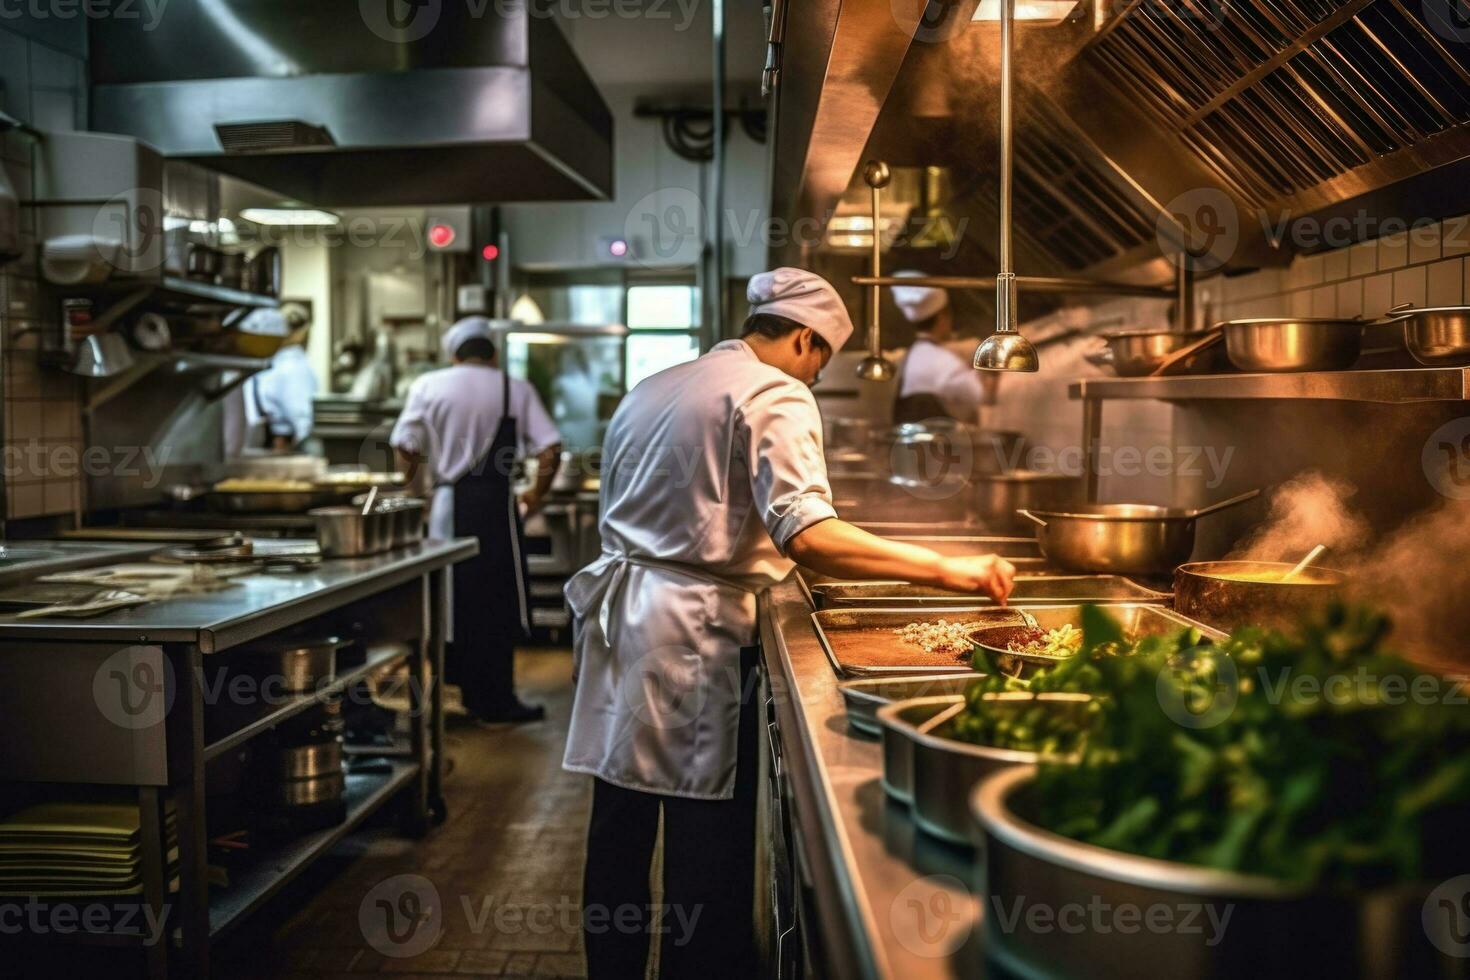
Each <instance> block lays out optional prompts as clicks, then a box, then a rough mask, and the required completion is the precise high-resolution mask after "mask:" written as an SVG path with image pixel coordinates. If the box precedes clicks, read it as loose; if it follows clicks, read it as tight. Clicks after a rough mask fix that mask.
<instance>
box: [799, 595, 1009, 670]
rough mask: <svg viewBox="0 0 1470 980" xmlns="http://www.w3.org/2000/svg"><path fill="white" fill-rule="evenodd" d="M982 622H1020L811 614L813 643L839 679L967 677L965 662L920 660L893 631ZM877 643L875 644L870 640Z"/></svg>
mask: <svg viewBox="0 0 1470 980" xmlns="http://www.w3.org/2000/svg"><path fill="white" fill-rule="evenodd" d="M941 619H944V620H948V621H949V622H971V621H984V622H986V623H987V624H989V625H995V626H1022V625H1025V622H1026V620H1025V617H1024V615H1023V614H1022V613H1020V612H1018V611H1017V610H1016V609H1015V608H1013V607H1005V606H964V607H957V608H947V609H823V610H821V611H820V612H814V613H812V623H813V625H814V626H815V627H816V631H817V639H818V641H819V642H820V643H821V644H822V650H823V651H824V652H825V653H826V654H827V662H828V663H830V664H831V665H832V669H833V670H834V671H836V672H837V676H839V677H902V676H910V677H912V676H915V675H922V674H968V673H971V667H970V663H969V657H968V656H966V657H965V658H964V659H963V660H961V659H958V658H952V657H948V655H944V654H939V655H936V654H928V655H926V654H924V652H923V651H922V650H920V649H919V648H918V647H916V646H913V645H912V644H908V643H904V642H903V641H901V640H900V639H899V638H898V637H897V636H895V635H894V634H893V632H892V631H893V630H896V629H899V628H900V627H903V626H907V625H908V624H909V623H933V622H938V621H939V620H941ZM875 636H876V637H877V639H874V637H875Z"/></svg>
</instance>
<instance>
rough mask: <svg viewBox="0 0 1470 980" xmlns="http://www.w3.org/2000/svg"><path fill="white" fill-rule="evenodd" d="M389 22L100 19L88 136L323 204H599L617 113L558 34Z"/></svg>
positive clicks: (190, 10) (220, 12)
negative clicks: (119, 137)
mask: <svg viewBox="0 0 1470 980" xmlns="http://www.w3.org/2000/svg"><path fill="white" fill-rule="evenodd" d="M403 6H405V5H401V4H400V5H398V7H399V8H402V7H403ZM385 10H386V11H389V12H391V11H393V10H395V7H394V4H393V3H391V2H390V3H388V4H387V6H386V7H384V5H383V4H381V3H379V4H376V5H374V4H369V3H359V2H358V0H311V2H309V3H302V2H301V0H251V2H249V3H234V2H230V3H226V2H218V3H216V2H207V3H206V2H200V3H190V4H183V5H178V8H177V9H174V8H170V10H169V15H168V16H167V17H165V18H162V19H160V20H159V22H158V23H157V24H146V26H145V22H144V21H143V20H142V19H141V18H140V19H129V18H118V17H111V18H102V19H94V20H93V22H92V23H91V24H90V27H89V29H90V31H91V51H92V59H91V62H90V69H91V72H92V98H91V110H92V120H91V122H92V127H91V128H92V129H94V130H98V131H102V132H111V133H120V134H124V135H128V136H132V137H135V138H137V139H139V140H142V141H143V142H145V143H147V144H149V145H151V146H153V147H155V148H157V149H158V150H159V151H160V152H162V153H163V154H164V155H165V156H167V157H170V158H173V159H181V160H188V161H191V162H194V163H199V164H202V165H204V166H207V167H210V168H212V169H215V170H218V171H221V172H224V173H228V174H231V175H233V176H236V177H239V178H241V179H243V180H246V181H248V182H250V183H254V184H257V185H259V186H261V187H264V188H267V189H269V190H272V191H275V192H277V193H279V194H282V195H283V196H286V197H289V198H292V199H295V200H297V201H302V202H308V203H310V204H312V205H316V206H320V207H353V206H361V207H387V206H426V205H448V204H456V205H457V204H476V203H492V202H501V201H571V200H599V199H606V198H608V197H610V196H611V193H612V186H613V185H612V166H613V163H612V161H613V151H612V115H611V113H610V112H609V111H608V108H607V104H606V103H605V102H604V101H603V99H602V97H601V96H600V95H599V93H598V92H597V89H596V88H595V86H594V85H593V84H592V82H591V80H590V79H589V78H588V77H587V74H586V72H585V70H584V69H583V68H582V65H581V64H580V63H579V62H578V61H577V58H576V56H575V54H574V53H573V52H572V50H571V48H570V47H569V46H568V45H567V43H566V40H565V39H564V38H563V37H562V35H561V33H560V32H559V31H558V30H557V28H556V25H555V24H554V23H552V22H551V21H550V20H548V19H547V18H545V17H542V16H539V15H537V14H536V12H534V11H532V10H531V9H530V7H529V5H524V4H520V5H517V4H512V5H509V6H507V7H506V8H505V9H504V10H491V11H486V10H483V9H480V8H478V7H477V5H475V4H438V3H434V4H419V5H416V6H413V7H412V10H413V16H412V17H410V18H409V19H408V21H407V22H406V23H400V22H398V21H397V20H396V19H395V18H394V17H392V16H391V14H390V15H388V16H386V17H385V16H384V11H385Z"/></svg>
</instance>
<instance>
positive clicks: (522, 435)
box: [388, 364, 561, 539]
mask: <svg viewBox="0 0 1470 980" xmlns="http://www.w3.org/2000/svg"><path fill="white" fill-rule="evenodd" d="M505 381H506V376H505V372H504V371H501V370H500V369H499V368H495V367H491V366H489V365H488V364H455V365H453V366H452V367H447V368H442V369H441V370H438V371H430V372H429V373H428V374H425V375H422V376H420V377H419V378H417V379H415V380H414V383H413V384H412V385H410V386H409V389H408V397H407V398H406V399H405V400H404V404H403V411H402V412H401V413H399V416H398V421H397V423H396V424H395V425H394V426H393V433H392V435H390V436H389V437H388V442H389V443H390V444H392V445H393V447H394V448H396V449H402V450H404V451H405V452H410V453H414V454H416V455H419V456H423V457H424V458H425V460H426V461H427V465H428V467H429V474H430V476H431V477H432V479H433V485H434V488H435V489H434V505H433V508H432V510H431V511H430V515H429V536H430V537H432V538H436V539H442V538H448V537H452V536H453V533H454V530H453V529H454V495H453V484H454V482H455V481H456V480H458V479H459V478H460V477H462V476H464V475H465V474H466V473H468V472H469V471H470V468H471V467H473V466H474V465H475V464H476V463H477V462H479V461H480V459H482V458H483V457H484V455H485V454H486V453H487V452H489V451H490V446H491V444H492V443H493V442H494V441H495V433H496V431H497V430H498V429H499V428H500V418H501V410H502V408H503V406H504V394H505V389H504V385H505ZM510 412H511V414H512V415H513V416H515V419H516V437H517V439H518V440H519V442H520V452H521V455H522V456H535V455H537V454H538V453H540V452H541V451H542V450H545V449H549V448H550V447H552V446H554V445H556V444H557V443H558V442H560V441H561V436H560V435H558V434H557V431H556V426H555V424H553V423H552V421H551V416H549V415H548V414H546V408H545V406H543V405H542V404H541V398H540V396H538V395H537V394H536V389H535V388H533V387H532V386H531V384H530V382H528V381H524V380H522V379H520V378H511V379H510Z"/></svg>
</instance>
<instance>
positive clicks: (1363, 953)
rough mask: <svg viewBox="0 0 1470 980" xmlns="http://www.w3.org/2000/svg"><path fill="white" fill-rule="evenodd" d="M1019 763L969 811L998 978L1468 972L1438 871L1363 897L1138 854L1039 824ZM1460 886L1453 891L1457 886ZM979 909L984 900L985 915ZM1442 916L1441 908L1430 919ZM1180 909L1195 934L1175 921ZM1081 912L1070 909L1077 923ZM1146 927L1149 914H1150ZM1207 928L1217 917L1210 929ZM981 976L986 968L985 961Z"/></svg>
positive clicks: (973, 799)
mask: <svg viewBox="0 0 1470 980" xmlns="http://www.w3.org/2000/svg"><path fill="white" fill-rule="evenodd" d="M1035 776H1036V773H1035V770H1034V769H1031V768H1027V767H1011V768H1008V769H1006V770H1003V771H1000V772H997V773H996V774H994V775H992V776H990V777H989V778H987V779H986V780H985V781H984V782H982V783H980V784H979V785H978V786H976V787H975V788H974V790H973V792H972V793H971V795H970V811H971V813H972V814H973V818H974V823H975V826H976V829H977V830H978V832H979V834H980V835H981V840H982V844H981V846H982V847H983V848H984V851H985V871H984V879H985V886H986V887H985V892H986V896H987V899H988V900H989V901H993V902H994V906H993V907H994V908H995V909H1001V910H1010V909H1019V910H1025V911H1026V912H1027V914H1024V915H1023V914H1017V915H1015V916H1012V917H1008V916H1007V915H989V914H987V915H985V916H983V922H982V928H983V933H982V935H981V938H980V944H981V945H982V946H983V948H984V950H985V956H986V957H987V959H988V960H989V961H990V962H991V963H994V964H995V965H998V966H999V967H1000V968H1001V972H1002V973H1003V975H1005V976H1018V977H1088V978H1093V980H1125V978H1132V977H1137V976H1138V975H1139V974H1140V972H1141V971H1140V965H1141V964H1145V963H1167V964H1169V969H1168V973H1169V976H1170V978H1171V980H1174V978H1177V980H1219V978H1221V977H1230V976H1245V975H1248V976H1250V977H1252V978H1273V980H1279V978H1297V977H1326V976H1330V977H1341V978H1344V980H1370V978H1383V977H1443V978H1450V977H1456V978H1463V977H1465V976H1466V973H1467V971H1466V968H1465V960H1464V959H1462V958H1457V957H1456V956H1455V955H1454V953H1455V951H1457V950H1461V949H1463V948H1464V944H1463V943H1462V942H1460V939H1462V938H1463V937H1461V936H1457V935H1455V933H1456V932H1458V927H1459V923H1460V921H1462V920H1460V919H1458V918H1456V915H1455V913H1456V909H1455V908H1452V907H1450V904H1451V903H1450V901H1449V900H1448V899H1446V901H1445V903H1444V904H1445V907H1444V908H1441V907H1439V906H1438V905H1437V904H1433V903H1430V902H1429V899H1431V898H1432V897H1433V896H1434V894H1437V893H1434V892H1433V889H1434V888H1435V884H1436V883H1437V881H1438V878H1437V877H1436V878H1435V879H1433V880H1431V881H1429V882H1425V883H1408V884H1403V885H1396V886H1390V887H1385V888H1381V889H1374V890H1367V891H1346V890H1341V889H1339V890H1328V889H1323V890H1310V889H1307V888H1304V887H1302V886H1297V885H1293V884H1291V883H1289V882H1286V881H1282V880H1279V879H1275V878H1267V877H1263V876H1260V875H1250V874H1241V873H1239V872H1234V871H1223V870H1219V869H1215V868H1208V867H1202V866H1200V865H1194V864H1184V863H1182V862H1178V861H1164V860H1159V859H1157V858H1149V857H1142V856H1139V855H1135V854H1128V853H1125V852H1123V851H1115V850H1111V849H1108V848H1103V847H1098V846H1096V845H1094V844H1085V843H1082V842H1081V841H1076V840H1072V839H1071V838H1067V837H1063V836H1061V835H1059V834H1056V833H1054V832H1052V831H1050V830H1048V829H1046V828H1045V827H1043V826H1041V825H1039V824H1038V823H1037V822H1036V819H1035V817H1034V813H1035V810H1034V806H1033V804H1032V801H1031V798H1030V789H1031V787H1032V785H1033V780H1034V779H1035ZM1457 894H1458V893H1457ZM1033 908H1035V909H1047V910H1052V909H1069V908H1071V909H1078V910H1086V909H1094V908H1100V909H1106V910H1110V912H1109V913H1105V917H1104V919H1103V920H1101V921H1102V922H1103V923H1104V924H1107V923H1113V924H1115V925H1116V924H1117V923H1121V922H1122V919H1121V918H1118V919H1114V918H1111V917H1110V915H1111V912H1116V911H1118V910H1121V909H1125V908H1126V909H1131V910H1134V911H1135V912H1136V911H1138V910H1146V913H1147V914H1148V915H1149V916H1151V915H1152V912H1153V910H1156V909H1158V910H1165V911H1167V912H1169V913H1170V914H1172V915H1173V916H1174V918H1173V919H1172V922H1173V927H1160V928H1152V927H1146V928H1145V927H1139V928H1117V927H1114V928H1077V929H1067V928H1058V927H1057V925H1056V922H1058V921H1062V918H1061V915H1060V914H1058V915H1057V916H1056V918H1055V921H1054V920H1053V919H1050V918H1048V919H1046V920H1041V919H1040V918H1039V917H1037V916H1033V915H1031V914H1029V910H1031V909H1033ZM988 911H989V907H987V912H988ZM1440 913H1448V914H1440ZM1186 914H1187V915H1188V916H1189V917H1190V918H1191V920H1192V921H1194V922H1196V923H1204V925H1202V926H1201V927H1199V928H1193V927H1190V928H1184V927H1182V926H1181V923H1182V922H1183V919H1182V916H1184V915H1186ZM1079 920H1080V917H1079ZM1150 921H1152V920H1151V919H1150ZM1210 923H1214V925H1213V926H1212V925H1210ZM986 972H987V974H989V973H990V972H991V971H990V970H989V969H987V971H986Z"/></svg>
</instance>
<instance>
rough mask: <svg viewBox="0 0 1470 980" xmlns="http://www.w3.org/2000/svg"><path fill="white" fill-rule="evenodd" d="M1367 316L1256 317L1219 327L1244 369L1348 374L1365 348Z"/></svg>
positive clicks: (1234, 361)
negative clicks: (1364, 328) (1364, 329)
mask: <svg viewBox="0 0 1470 980" xmlns="http://www.w3.org/2000/svg"><path fill="white" fill-rule="evenodd" d="M1366 323H1367V321H1366V320H1363V319H1362V318H1355V319H1344V318H1341V317H1310V316H1308V317H1256V318H1252V319H1246V320H1227V321H1226V322H1224V323H1222V324H1218V325H1217V326H1218V327H1220V328H1221V329H1223V330H1224V331H1225V352H1226V353H1227V354H1228V355H1229V356H1230V363H1231V364H1234V365H1235V366H1236V367H1237V368H1239V369H1240V370H1242V371H1259V372H1268V373H1285V372H1292V371H1345V370H1347V369H1348V368H1350V367H1352V366H1353V363H1354V362H1355V361H1357V359H1358V355H1359V354H1361V353H1362V350H1363V327H1364V325H1365V324H1366Z"/></svg>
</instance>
